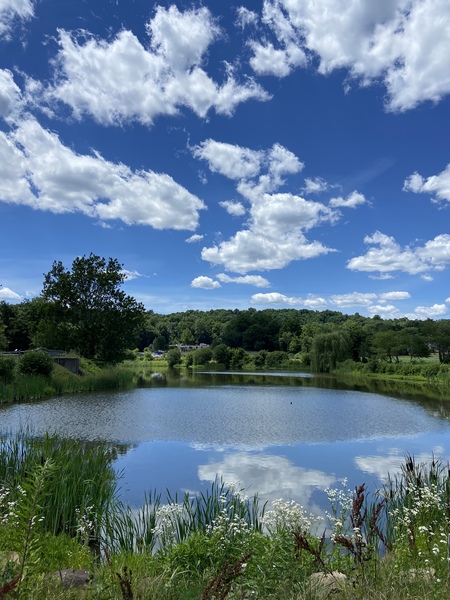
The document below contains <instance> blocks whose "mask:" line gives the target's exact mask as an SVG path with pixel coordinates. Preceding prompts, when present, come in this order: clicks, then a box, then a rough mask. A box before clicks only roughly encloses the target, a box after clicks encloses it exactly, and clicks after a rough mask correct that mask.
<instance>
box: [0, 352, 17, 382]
mask: <svg viewBox="0 0 450 600" xmlns="http://www.w3.org/2000/svg"><path fill="white" fill-rule="evenodd" d="M15 367H16V361H15V359H14V358H13V357H12V356H0V379H1V380H2V381H3V383H11V382H12V381H13V379H14V369H15Z"/></svg>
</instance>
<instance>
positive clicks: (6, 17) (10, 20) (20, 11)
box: [0, 0, 34, 40]
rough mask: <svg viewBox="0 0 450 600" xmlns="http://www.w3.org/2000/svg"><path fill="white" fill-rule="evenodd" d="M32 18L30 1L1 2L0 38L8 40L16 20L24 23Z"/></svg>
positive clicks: (5, 0)
mask: <svg viewBox="0 0 450 600" xmlns="http://www.w3.org/2000/svg"><path fill="white" fill-rule="evenodd" d="M33 16H34V7H33V2H32V1H31V0H1V2H0V38H1V37H4V38H6V39H7V40H8V39H9V38H10V34H11V29H12V27H13V26H14V22H15V20H16V19H22V20H23V21H26V20H28V19H31V18H32V17H33Z"/></svg>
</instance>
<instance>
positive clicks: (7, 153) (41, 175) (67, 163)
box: [0, 118, 205, 230]
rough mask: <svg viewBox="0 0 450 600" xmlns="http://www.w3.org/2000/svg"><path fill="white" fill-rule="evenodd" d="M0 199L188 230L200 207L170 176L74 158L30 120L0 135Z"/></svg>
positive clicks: (96, 159)
mask: <svg viewBox="0 0 450 600" xmlns="http://www.w3.org/2000/svg"><path fill="white" fill-rule="evenodd" d="M0 200H1V201H4V202H10V203H16V204H24V205H27V206H31V207H32V208H34V209H38V210H47V211H50V212H53V213H67V212H81V213H84V214H86V215H88V216H91V217H96V218H99V219H101V220H103V221H104V220H111V219H119V220H121V221H123V222H124V223H126V224H127V225H131V224H139V225H149V226H151V227H153V228H155V229H187V230H193V229H195V228H196V227H197V224H198V218H199V211H200V210H202V209H204V208H205V205H204V204H203V202H202V201H201V200H200V199H199V198H197V197H196V196H194V195H193V194H191V193H189V192H188V191H187V190H186V189H185V188H183V187H182V186H180V185H179V184H178V183H176V182H175V181H174V180H173V179H172V177H170V176H169V175H166V174H158V173H154V172H153V171H132V170H131V169H130V168H129V167H127V166H126V165H123V164H120V163H112V162H109V161H107V160H105V159H104V158H103V157H102V156H101V155H100V154H98V153H93V154H92V155H81V154H77V153H75V152H74V151H73V150H71V149H70V148H68V147H67V146H64V145H63V144H62V142H61V140H60V139H59V137H58V136H57V135H56V134H54V133H52V132H50V131H48V130H45V129H43V128H42V127H41V126H40V125H39V124H38V122H37V121H36V120H35V119H33V118H28V119H25V120H22V121H19V122H18V123H17V126H16V128H15V129H14V130H13V131H12V132H11V133H10V134H9V135H7V134H5V133H2V132H0Z"/></svg>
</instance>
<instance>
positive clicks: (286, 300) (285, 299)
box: [250, 292, 303, 305]
mask: <svg viewBox="0 0 450 600" xmlns="http://www.w3.org/2000/svg"><path fill="white" fill-rule="evenodd" d="M250 302H251V303H252V304H253V303H254V304H288V305H296V304H302V303H303V300H302V299H301V298H290V297H289V296H285V295H284V294H280V293H278V292H269V293H267V294H253V296H252V297H251V298H250Z"/></svg>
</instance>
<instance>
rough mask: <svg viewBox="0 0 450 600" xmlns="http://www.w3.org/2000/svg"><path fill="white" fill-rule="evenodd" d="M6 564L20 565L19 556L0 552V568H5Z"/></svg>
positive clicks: (13, 553) (15, 553)
mask: <svg viewBox="0 0 450 600" xmlns="http://www.w3.org/2000/svg"><path fill="white" fill-rule="evenodd" d="M8 563H13V564H14V565H16V566H19V565H20V556H19V555H18V554H17V552H0V567H6V565H7V564H8Z"/></svg>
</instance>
